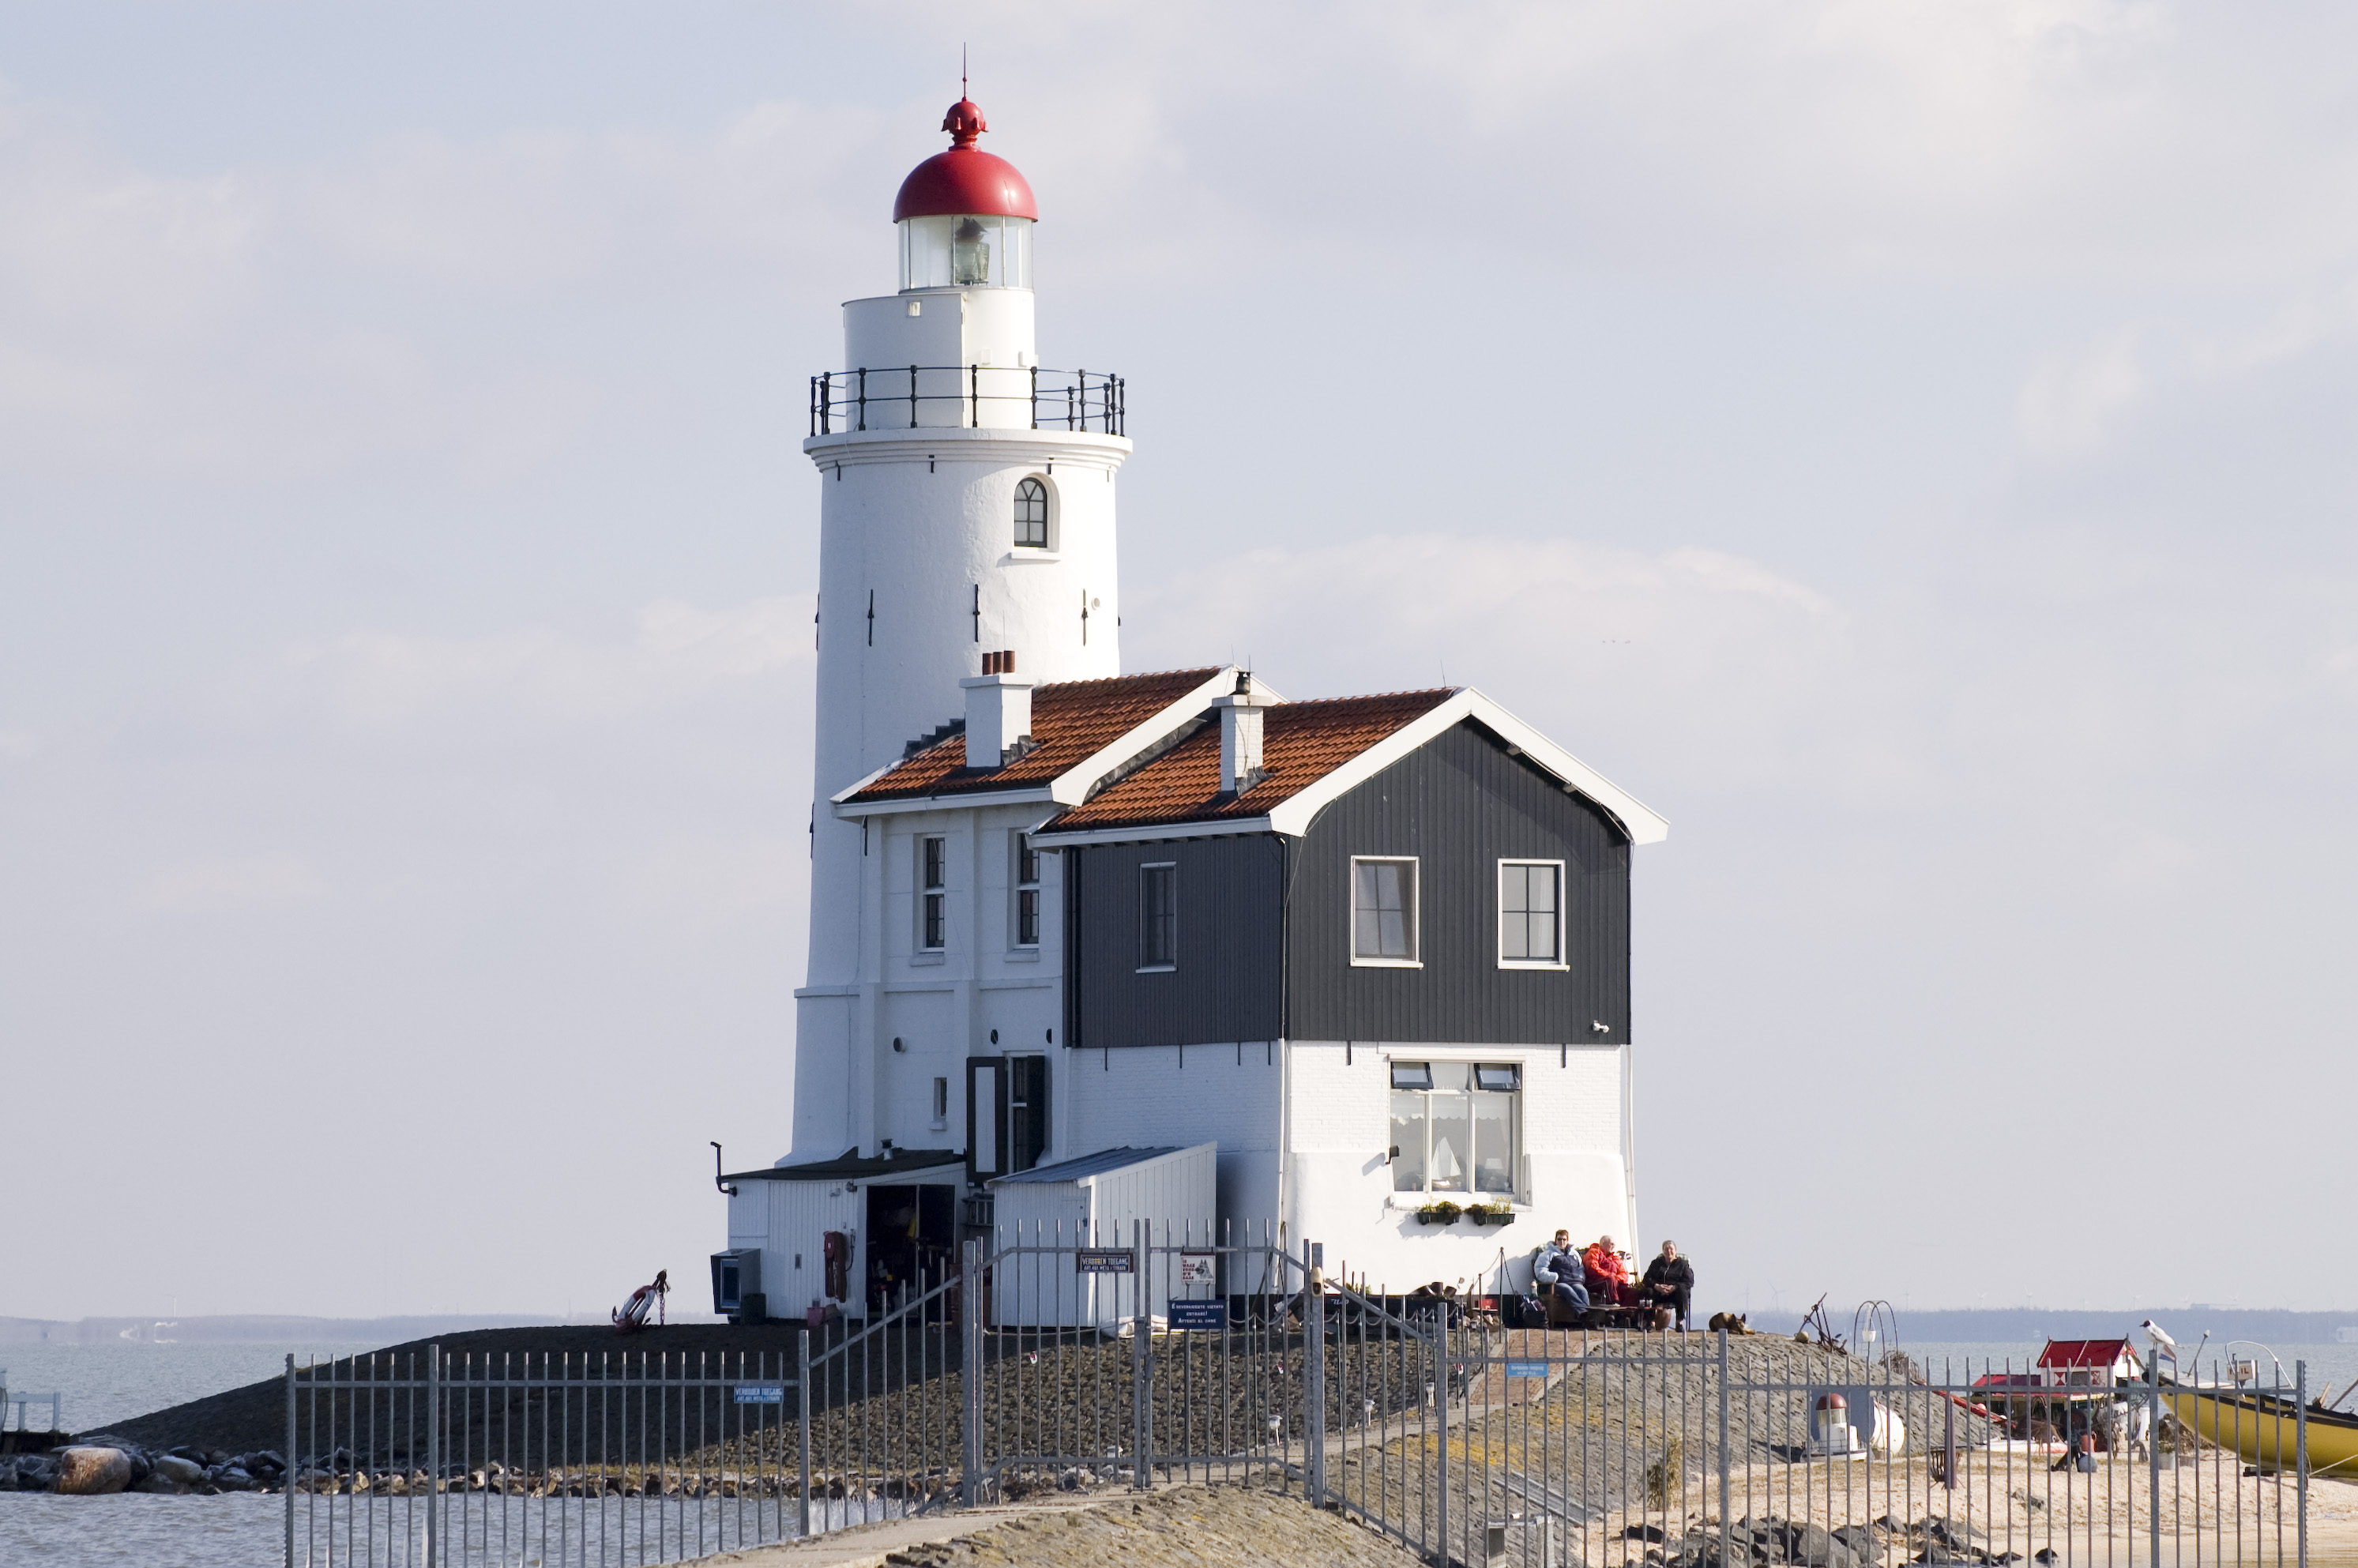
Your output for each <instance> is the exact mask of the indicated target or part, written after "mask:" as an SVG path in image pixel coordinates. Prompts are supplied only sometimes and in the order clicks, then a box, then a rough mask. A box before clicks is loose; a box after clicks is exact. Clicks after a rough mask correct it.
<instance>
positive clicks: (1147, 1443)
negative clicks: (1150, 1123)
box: [1130, 1219, 1154, 1492]
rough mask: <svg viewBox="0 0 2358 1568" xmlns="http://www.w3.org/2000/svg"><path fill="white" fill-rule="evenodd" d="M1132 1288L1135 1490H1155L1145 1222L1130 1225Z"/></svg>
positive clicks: (1151, 1318)
mask: <svg viewBox="0 0 2358 1568" xmlns="http://www.w3.org/2000/svg"><path fill="white" fill-rule="evenodd" d="M1130 1268H1131V1269H1132V1271H1133V1272H1132V1273H1131V1275H1130V1281H1131V1286H1130V1288H1131V1289H1132V1290H1133V1291H1135V1292H1137V1295H1136V1298H1135V1301H1134V1304H1135V1305H1136V1306H1137V1308H1138V1320H1137V1326H1136V1327H1135V1328H1133V1329H1132V1330H1131V1332H1130V1415H1131V1421H1130V1424H1131V1426H1132V1427H1133V1428H1135V1431H1134V1432H1133V1433H1132V1442H1131V1447H1132V1450H1133V1452H1134V1454H1135V1456H1136V1462H1135V1464H1134V1465H1132V1467H1131V1470H1130V1487H1131V1489H1132V1490H1134V1491H1141V1492H1145V1491H1152V1489H1153V1487H1154V1349H1153V1346H1154V1292H1152V1291H1151V1290H1149V1289H1148V1288H1147V1277H1146V1221H1144V1220H1142V1219H1141V1220H1136V1221H1133V1222H1132V1223H1131V1226H1130Z"/></svg>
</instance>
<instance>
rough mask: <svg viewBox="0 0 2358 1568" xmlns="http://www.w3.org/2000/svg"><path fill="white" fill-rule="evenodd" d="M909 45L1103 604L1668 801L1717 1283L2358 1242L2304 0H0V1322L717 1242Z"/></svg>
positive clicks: (1642, 895)
mask: <svg viewBox="0 0 2358 1568" xmlns="http://www.w3.org/2000/svg"><path fill="white" fill-rule="evenodd" d="M961 46H964V47H966V48H967V49H968V50H969V52H970V57H971V59H972V71H973V89H972V91H973V94H974V96H975V98H976V99H977V100H978V101H979V103H981V104H982V105H983V107H984V109H985V111H986V113H987V114H988V115H989V117H990V124H991V127H992V129H991V133H990V136H989V138H988V139H987V143H986V145H987V146H990V148H991V150H993V151H996V152H997V153H999V154H1001V156H1003V157H1008V158H1010V159H1011V160H1012V161H1013V162H1015V163H1016V164H1017V166H1018V167H1020V168H1022V170H1023V171H1024V173H1025V174H1026V175H1027V176H1028V178H1029V179H1030V181H1031V184H1032V186H1033V189H1034V190H1035V191H1036V192H1037V193H1038V196H1039V200H1040V202H1041V207H1042V211H1043V214H1044V221H1043V222H1042V224H1041V228H1040V233H1039V240H1038V251H1037V270H1038V284H1039V312H1040V321H1041V351H1042V354H1043V358H1044V362H1047V363H1050V364H1058V365H1065V364H1086V365H1088V366H1089V367H1090V368H1092V369H1093V370H1094V369H1099V368H1106V369H1111V370H1115V371H1118V372H1120V373H1122V374H1124V375H1125V376H1127V377H1128V378H1129V380H1130V389H1131V392H1130V432H1131V435H1132V437H1133V438H1134V440H1135V442H1136V447H1137V450H1136V456H1135V457H1134V458H1133V459H1132V460H1131V461H1130V464H1129V466H1128V467H1127V468H1126V469H1125V470H1123V473H1122V475H1121V479H1120V486H1121V502H1120V507H1121V512H1120V517H1121V530H1122V532H1121V549H1122V556H1123V571H1124V574H1125V576H1124V588H1125V591H1124V595H1123V598H1124V611H1125V625H1124V627H1123V636H1124V638H1125V644H1124V662H1125V664H1126V665H1127V666H1128V667H1129V668H1131V669H1153V668H1166V667H1173V666H1177V665H1199V664H1202V663H1206V662H1212V661H1222V660H1228V659H1235V660H1238V661H1240V662H1249V663H1250V664H1251V665H1253V666H1254V667H1255V668H1256V669H1257V670H1258V671H1259V672H1260V674H1261V675H1262V676H1264V677H1265V678H1267V679H1268V680H1269V681H1270V682H1271V683H1272V684H1273V685H1274V686H1275V687H1277V688H1278V689H1280V690H1281V691H1283V692H1285V693H1286V694H1287V695H1289V696H1294V697H1312V696H1322V695H1341V694H1346V693H1352V692H1363V691H1380V690H1389V689H1395V688H1400V687H1422V686H1431V685H1434V684H1439V683H1442V682H1444V681H1446V682H1450V683H1457V684H1469V683H1470V684H1473V685H1477V686H1479V687H1483V688H1484V689H1485V690H1486V691H1487V692H1489V693H1490V694H1491V695H1492V696H1494V697H1497V698H1498V699H1499V700H1500V701H1502V702H1504V703H1505V704H1506V705H1507V706H1508V707H1509V708H1512V709H1514V710H1515V711H1517V712H1518V713H1520V714H1521V715H1522V716H1523V717H1524V718H1526V719H1529V720H1531V722H1533V723H1534V724H1536V725H1538V726H1539V727H1540V728H1541V729H1542V730H1545V731H1546V732H1548V733H1549V734H1551V735H1552V736H1553V737H1554V738H1556V739H1557V740H1559V741H1561V742H1563V744H1564V745H1566V746H1567V747H1568V748H1569V749H1571V750H1572V751H1573V752H1575V753H1577V754H1578V755H1580V756H1581V757H1582V758H1583V759H1584V760H1585V761H1586V762H1589V763H1591V764H1592V765H1594V766H1595V767H1596V768H1597V769H1598V770H1600V771H1601V772H1603V773H1605V774H1606V775H1607V776H1609V777H1611V778H1613V779H1614V780H1615V781H1616V782H1617V783H1618V784H1621V785H1623V786H1624V787H1626V788H1628V790H1630V791H1631V792H1632V793H1633V794H1635V795H1637V796H1638V797H1639V798H1640V799H1642V800H1644V801H1645V802H1646V803H1647V804H1648V805H1649V806H1651V807H1653V808H1654V809H1656V810H1658V811H1659V812H1660V813H1661V814H1662V815H1663V816H1667V817H1668V818H1669V819H1670V821H1671V837H1670V838H1669V839H1668V841H1667V842H1665V843H1663V844H1661V845H1659V846H1655V847H1650V848H1648V849H1644V850H1642V851H1640V852H1639V854H1638V856H1637V866H1636V875H1635V895H1634V896H1635V908H1636V954H1635V983H1636V1016H1635V1018H1634V1020H1633V1023H1632V1028H1633V1033H1634V1035H1635V1039H1636V1042H1637V1044H1636V1060H1637V1068H1636V1071H1637V1089H1638V1100H1637V1104H1638V1160H1639V1205H1640V1217H1641V1219H1642V1221H1643V1226H1644V1229H1645V1231H1646V1232H1647V1239H1648V1241H1649V1243H1650V1242H1651V1241H1652V1240H1653V1239H1656V1238H1660V1237H1663V1236H1670V1237H1673V1238H1676V1239H1678V1240H1679V1242H1680V1243H1681V1245H1682V1249H1684V1250H1686V1251H1687V1252H1688V1253H1689V1254H1690V1255H1691V1256H1693V1258H1694V1259H1695V1260H1696V1261H1697V1265H1698V1271H1699V1273H1700V1275H1701V1278H1702V1290H1701V1294H1702V1296H1703V1298H1704V1302H1703V1303H1702V1304H1704V1306H1705V1307H1706V1308H1710V1307H1715V1306H1720V1305H1729V1306H1738V1307H1742V1306H1749V1307H1752V1308H1755V1309H1760V1308H1768V1307H1775V1306H1782V1307H1784V1308H1786V1309H1793V1308H1797V1307H1801V1306H1806V1305H1807V1304H1808V1303H1810V1302H1811V1301H1812V1300H1813V1299H1815V1298H1816V1297H1817V1296H1819V1295H1820V1294H1821V1293H1831V1295H1832V1296H1833V1300H1835V1301H1836V1302H1852V1301H1856V1300H1859V1299H1863V1298H1875V1297H1879V1298H1884V1299H1887V1300H1889V1301H1891V1302H1893V1303H1895V1304H1898V1305H1899V1306H1900V1307H1901V1308H1902V1309H1903V1314H1904V1311H1905V1309H1907V1308H1909V1307H1932V1306H1975V1305H1988V1306H1999V1305H2018V1304H2026V1303H2030V1304H2051V1305H2057V1306H2108V1305H2114V1304H2120V1305H2131V1304H2155V1303H2176V1302H2183V1301H2188V1300H2193V1301H2203V1302H2217V1303H2240V1304H2244V1305H2250V1306H2259V1305H2286V1306H2298V1307H2308V1308H2320V1309H2321V1308H2339V1307H2345V1306H2348V1307H2358V1257H2353V1254H2352V1252H2351V1250H2350V1249H2349V1248H2348V1246H2347V1243H2346V1237H2345V1236H2344V1234H2343V1232H2344V1229H2345V1227H2343V1226H2342V1224H2341V1223H2340V1222H2339V1220H2338V1216H2337V1212H2336V1204H2337V1201H2338V1199H2339V1197H2340V1195H2341V1194H2342V1190H2343V1189H2344V1188H2345V1186H2346V1175H2347V1170H2346V1166H2347V1152H2348V1150H2349V1148H2350V1147H2351V1145H2352V1141H2353V1137H2358V1133H2353V1128H2358V1103H2353V1089H2358V1076H2353V1072H2352V1070H2351V1069H2350V1067H2349V1065H2348V1061H2349V1050H2350V1047H2351V1045H2352V1044H2353V976H2358V963H2354V962H2353V957H2358V955H2353V936H2358V914H2353V895H2352V892H2351V890H2352V889H2353V886H2358V832H2354V831H2353V826H2352V822H2351V813H2350V811H2349V806H2350V803H2351V802H2352V801H2353V799H2358V532H2353V526H2352V523H2353V502H2354V501H2358V485H2354V484H2353V481H2358V441H2353V409H2358V402H2353V394H2358V63H2353V62H2358V11H2353V10H2351V9H2350V8H2349V7H2346V6H2334V5H2298V4H2269V5H2252V4H2248V3H2245V4H2236V5H2228V4H2165V3H2148V0H1818V3H1803V0H1790V3H1773V0H1693V3H1682V4H1679V5H1645V4H1634V3H1621V0H1615V3H1597V0H1573V3H1563V4H1550V5H1511V4H1463V5H1405V4H1394V3H1384V0H1358V3H1354V4H1347V5H1345V4H1336V5H1315V4H1297V5H1282V6H1270V5H1187V6H1175V7H1174V6H1166V7H1139V6H1126V7H1106V6H1088V7H1084V6H1077V5H955V6H952V5H938V4H926V3H917V0H913V3H910V4H904V5H895V6H892V7H889V8H885V7H860V6H841V5H837V6H825V7H822V6H782V5H755V4H719V3H712V4H698V3H682V4H676V5H662V6H656V5H591V4H582V3H568V4H564V5H556V4H550V5H525V4H493V5H482V4H467V5H449V4H432V3H424V0H418V3H409V4H404V5H397V6H396V5H370V4H355V5H338V6H319V5H292V4H265V3H258V0H257V3H254V4H233V3H220V4H212V5H164V4H155V5H125V4H113V3H110V0H80V3H77V4H75V5H41V4H31V3H26V4H18V5H9V6H6V7H5V8H0V1147H5V1150H6V1151H7V1166H8V1169H9V1172H10V1174H11V1181H10V1183H9V1190H10V1193H11V1197H10V1200H9V1201H8V1203H7V1204H6V1205H5V1215H0V1314H13V1315H27V1316H49V1317H72V1316H78V1315H81V1314H115V1313H142V1312H148V1311H155V1312H164V1311H172V1312H174V1313H186V1314H199V1313H228V1312H282V1313H305V1314H355V1315H356V1314H393V1313H413V1312H504V1311H514V1312H518V1313H524V1312H572V1313H575V1314H582V1313H590V1312H600V1311H602V1310H603V1309H604V1308H605V1307H606V1306H609V1305H611V1304H615V1303H619V1302H620V1301H621V1300H622V1298H623V1296H624V1295H625V1294H626V1293H627V1292H629V1290H630V1289H631V1288H632V1287H633V1285H635V1284H638V1283H640V1282H643V1281H644V1280H645V1279H646V1278H647V1277H649V1276H651V1275H652V1274H653V1273H654V1270H655V1269H656V1268H658V1267H667V1268H668V1269H670V1271H672V1273H673V1275H674V1276H675V1277H676V1278H681V1279H684V1280H687V1281H695V1280H696V1279H697V1278H698V1277H699V1276H700V1274H701V1272H702V1261H701V1260H702V1258H703V1255H704V1254H705V1253H707V1252H708V1251H710V1250H711V1249H714V1248H716V1247H718V1246H719V1245H720V1244H721V1241H722V1238H723V1228H724V1217H723V1212H722V1206H721V1200H720V1199H719V1196H718V1195H716V1194H715V1193H714V1192H713V1190H712V1188H711V1186H710V1185H709V1180H710V1175H711V1164H710V1161H711V1151H710V1149H709V1147H708V1140H716V1139H717V1140H719V1141H722V1142H723V1143H724V1144H725V1145H726V1147H727V1148H728V1150H729V1151H730V1156H729V1157H730V1162H731V1167H732V1168H736V1167H738V1166H741V1165H744V1164H751V1163H765V1162H768V1161H770V1160H772V1159H773V1158H775V1157H776V1156H777V1155H779V1154H782V1153H784V1136H785V1133H784V1130H785V1129H786V1127H787V1125H788V1120H787V1108H786V1095H787V1092H788V1086H789V1084H790V1082H791V1062H792V1055H791V1052H792V1035H793V1004H792V991H793V989H794V988H795V985H796V984H797V983H798V982H799V980H800V979H801V969H802V963H803V944H804V935H805V928H806V927H805V922H806V911H805V902H806V896H807V883H806V861H805V858H804V850H805V832H804V828H805V824H806V817H807V813H808V810H809V796H810V789H809V752H808V747H809V725H810V717H811V681H812V676H813V670H812V662H811V658H812V656H811V652H810V643H809V625H810V621H809V617H810V614H811V609H812V593H813V590H814V588H815V585H816V579H817V535H816V529H817V494H818V492H817V478H816V476H815V475H814V474H813V473H812V472H811V471H810V470H809V468H808V466H807V463H806V460H804V459H803V458H802V456H801V454H800V452H799V449H798V442H799V440H800V438H801V437H802V434H803V429H804V413H805V406H806V404H805V399H806V385H807V381H806V378H807V377H808V376H809V375H810V374H812V373H816V372H817V371H821V370H825V369H829V368H835V367H836V362H837V359H838V354H839V338H838V330H839V329H838V313H837V310H836V306H837V305H838V302H839V301H841V300H843V299H846V298H849V297H856V296H860V295H864V294H873V293H882V292H889V291H890V289H891V288H892V286H893V282H894V278H893V275H892V265H893V249H892V231H891V228H890V226H889V214H890V203H891V200H892V192H893V190H894V189H896V187H897V185H898V183H899V180H900V178H901V176H902V175H903V173H904V172H905V171H906V170H907V168H909V167H911V166H912V165H914V164H915V163H916V162H917V161H918V160H920V159H921V158H923V157H926V156H928V155H929V154H930V153H932V152H933V151H935V150H936V148H937V147H938V146H939V145H940V143H941V140H942V138H941V135H940V134H939V132H938V131H937V130H936V126H937V125H938V124H939V121H940V118H941V114H942V112H943V109H944V107H945V106H946V104H947V103H949V102H950V101H951V100H952V99H953V98H955V97H956V96H957V58H958V50H959V49H960V48H961ZM2337 1064H2339V1065H2337ZM691 1293H693V1292H691ZM1902 1327H1903V1331H1904V1315H1903V1322H1902Z"/></svg>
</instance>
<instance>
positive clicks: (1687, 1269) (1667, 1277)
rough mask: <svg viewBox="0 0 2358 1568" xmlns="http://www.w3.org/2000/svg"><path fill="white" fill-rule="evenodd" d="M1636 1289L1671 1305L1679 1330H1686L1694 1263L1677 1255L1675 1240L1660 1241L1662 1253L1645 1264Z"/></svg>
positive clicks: (1649, 1297)
mask: <svg viewBox="0 0 2358 1568" xmlns="http://www.w3.org/2000/svg"><path fill="white" fill-rule="evenodd" d="M1638 1288H1639V1292H1641V1293H1643V1294H1644V1296H1645V1297H1646V1299H1647V1300H1648V1301H1650V1302H1654V1303H1658V1304H1660V1305H1662V1306H1666V1307H1668V1308H1670V1309H1671V1315H1672V1316H1673V1317H1675V1318H1677V1319H1678V1325H1679V1332H1680V1333H1682V1334H1684V1333H1685V1332H1686V1327H1687V1311H1688V1309H1689V1307H1690V1306H1692V1305H1693V1302H1694V1265H1693V1263H1690V1262H1688V1261H1687V1260H1685V1259H1683V1258H1682V1257H1680V1256H1679V1244H1678V1243H1677V1242H1675V1241H1665V1242H1663V1243H1662V1255H1661V1256H1660V1257H1659V1258H1657V1259H1655V1260H1653V1261H1652V1262H1650V1263H1649V1264H1647V1265H1646V1274H1645V1278H1644V1279H1642V1280H1641V1281H1639V1286H1638Z"/></svg>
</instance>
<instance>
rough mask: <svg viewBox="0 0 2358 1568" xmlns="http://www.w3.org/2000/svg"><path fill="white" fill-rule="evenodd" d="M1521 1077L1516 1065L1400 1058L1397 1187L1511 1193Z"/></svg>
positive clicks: (1394, 1133) (1395, 1077)
mask: <svg viewBox="0 0 2358 1568" xmlns="http://www.w3.org/2000/svg"><path fill="white" fill-rule="evenodd" d="M1520 1082H1521V1075H1520V1070H1519V1069H1517V1068H1516V1067H1515V1066H1514V1065H1511V1064H1494V1063H1479V1064H1476V1063H1471V1062H1395V1063H1393V1064H1392V1104H1391V1149H1390V1157H1391V1167H1392V1190H1393V1191H1394V1192H1396V1193H1481V1194H1488V1195H1501V1196H1509V1197H1511V1196H1512V1195H1513V1194H1514V1190H1515V1170H1516V1165H1517V1141H1518V1137H1519V1124H1520V1116H1519V1115H1518V1111H1519V1109H1520V1107H1519V1106H1518V1104H1517V1103H1516V1102H1517V1101H1518V1100H1519V1099H1520V1095H1519V1093H1518V1092H1517V1090H1518V1086H1519V1085H1520Z"/></svg>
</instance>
